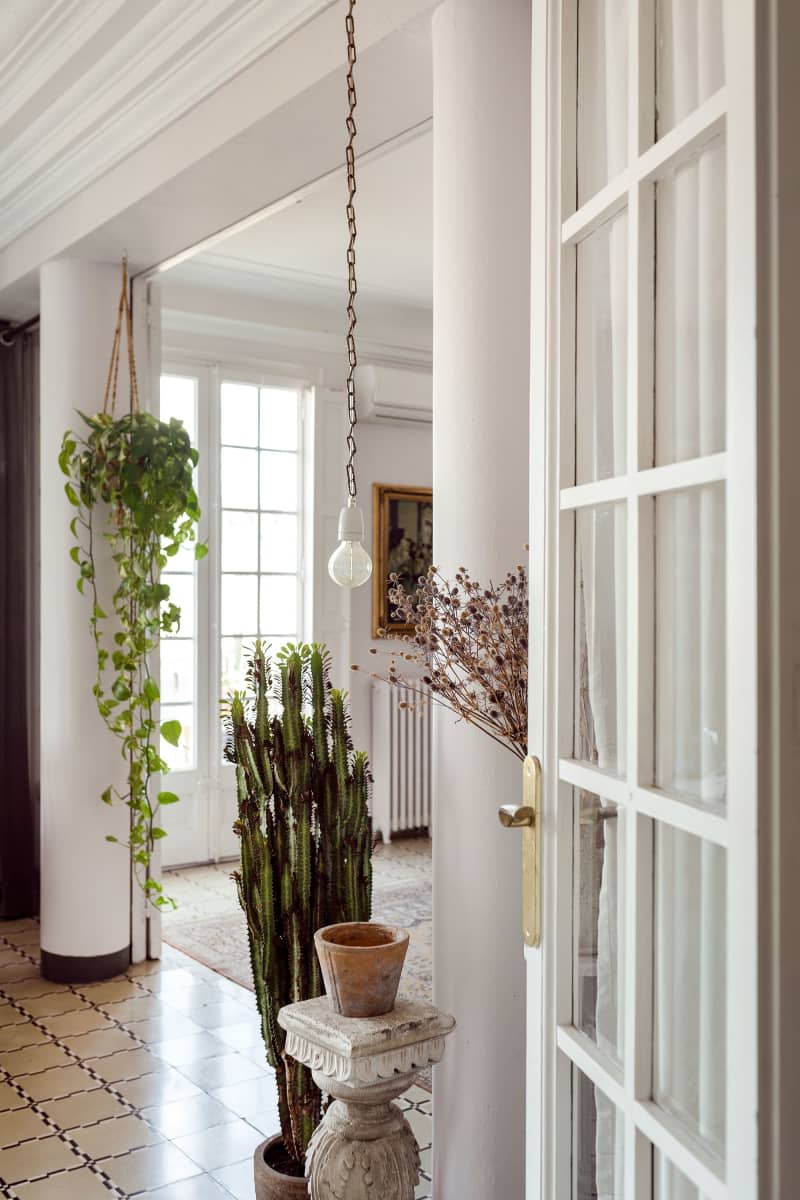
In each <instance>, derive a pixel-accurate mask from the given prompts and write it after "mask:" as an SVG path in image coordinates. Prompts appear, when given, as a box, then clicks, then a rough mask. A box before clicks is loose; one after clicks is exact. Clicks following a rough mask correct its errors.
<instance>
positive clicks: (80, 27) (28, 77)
mask: <svg viewBox="0 0 800 1200" xmlns="http://www.w3.org/2000/svg"><path fill="white" fill-rule="evenodd" d="M124 3H125V0H53V3H51V5H50V7H49V8H48V9H47V11H46V12H45V13H44V14H43V15H42V16H41V17H40V18H39V20H38V21H36V22H35V23H34V24H33V25H32V26H31V27H30V29H29V30H28V32H27V33H26V34H25V36H24V37H23V38H22V39H21V40H20V41H19V42H17V44H16V45H15V46H14V48H13V50H11V51H9V53H8V54H6V55H5V57H4V58H2V59H0V80H2V88H0V92H1V93H2V95H0V129H2V128H3V126H5V125H7V124H8V123H9V121H10V120H11V118H12V117H13V116H14V115H15V114H16V113H18V112H19V111H20V110H21V109H22V108H23V107H24V105H25V104H26V103H27V102H28V101H29V100H30V99H31V98H32V97H33V96H35V95H36V93H37V92H38V91H41V90H42V88H44V87H45V86H46V84H47V81H48V80H50V79H52V77H53V76H54V75H55V73H56V72H57V71H58V70H60V69H61V68H62V67H63V66H65V64H66V63H68V62H69V60H70V59H71V58H72V56H73V55H74V54H75V53H76V51H77V50H78V48H79V47H80V46H81V45H84V44H85V43H86V42H88V41H89V39H90V38H91V37H93V35H94V34H95V33H96V32H97V30H99V29H100V28H102V26H103V25H105V24H106V23H107V22H108V21H109V19H110V18H111V17H112V16H113V15H114V13H116V12H117V11H118V10H119V9H120V8H122V6H123V4H124Z"/></svg>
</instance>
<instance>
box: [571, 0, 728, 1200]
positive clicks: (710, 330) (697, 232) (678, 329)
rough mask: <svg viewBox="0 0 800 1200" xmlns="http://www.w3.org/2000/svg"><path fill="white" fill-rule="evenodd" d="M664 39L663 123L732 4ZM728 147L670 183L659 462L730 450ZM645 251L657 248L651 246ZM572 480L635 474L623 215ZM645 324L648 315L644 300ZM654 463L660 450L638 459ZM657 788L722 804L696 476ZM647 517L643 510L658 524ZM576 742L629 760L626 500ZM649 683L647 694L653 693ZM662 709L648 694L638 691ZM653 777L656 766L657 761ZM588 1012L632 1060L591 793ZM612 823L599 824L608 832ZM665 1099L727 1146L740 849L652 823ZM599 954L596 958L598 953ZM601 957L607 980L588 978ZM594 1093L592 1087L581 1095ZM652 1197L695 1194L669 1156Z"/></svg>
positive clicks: (582, 641)
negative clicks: (733, 857)
mask: <svg viewBox="0 0 800 1200" xmlns="http://www.w3.org/2000/svg"><path fill="white" fill-rule="evenodd" d="M656 7H657V21H656V36H657V45H656V47H654V52H655V57H656V63H657V92H658V95H657V113H658V117H657V126H658V127H657V129H656V130H655V131H654V133H655V136H657V137H658V136H662V135H663V134H664V133H666V132H667V131H668V130H669V129H671V128H673V127H674V126H675V125H676V124H677V123H679V122H680V121H681V120H683V119H684V118H685V117H686V116H688V115H689V114H690V113H691V112H692V111H693V110H694V109H695V108H697V107H698V105H700V104H702V103H703V102H704V101H705V100H706V99H708V97H709V96H710V95H712V94H713V93H714V91H716V90H717V89H718V88H719V87H720V86H722V84H723V83H724V44H723V21H722V2H721V0H703V3H702V4H698V3H697V2H696V0H659V2H658V3H657V6H656ZM627 19H628V4H627V3H626V0H580V3H579V9H578V113H577V117H578V162H577V175H578V181H577V202H578V204H579V205H580V204H583V203H585V202H586V201H587V200H588V199H590V197H591V196H592V195H593V194H595V193H596V192H597V191H598V190H599V189H600V188H602V187H603V186H604V185H605V184H606V183H607V182H608V181H609V180H611V179H613V178H614V177H615V176H616V175H618V174H619V172H620V171H621V170H623V169H624V167H625V165H626V162H627V121H626V116H627V112H628V100H629V97H628V95H627V79H628V72H627V53H628V49H627V44H626V30H627ZM724 216H725V151H724V145H723V143H722V141H718V142H717V143H714V144H711V145H709V146H706V147H704V148H703V150H702V151H701V153H699V154H698V155H697V156H695V157H694V158H693V159H691V160H690V161H688V162H686V163H684V164H682V165H681V166H680V167H679V168H678V170H676V171H675V172H674V173H673V175H672V176H671V177H670V178H668V179H666V180H662V181H660V182H659V183H658V185H657V190H656V229H657V245H656V246H655V247H654V250H655V254H656V263H657V267H656V282H657V288H656V313H655V320H656V335H655V345H656V388H655V391H656V408H655V421H654V434H655V461H656V464H658V465H661V464H666V463H671V462H677V461H682V460H685V459H688V458H693V457H696V456H699V455H705V454H712V453H715V452H717V451H719V450H722V449H724V445H725V427H724V402H725V374H724V366H725V352H724V347H725V258H724V247H725V220H724ZM643 253H647V248H645V249H644V250H643ZM576 267H577V269H576V287H577V294H576V331H575V333H576V463H575V466H576V482H577V483H587V482H591V481H593V480H597V479H603V478H608V477H612V476H614V475H620V474H624V473H625V472H626V471H627V468H628V464H627V461H626V426H627V421H626V409H627V393H628V380H627V378H626V357H627V337H628V313H627V311H626V302H627V279H628V272H630V271H631V270H633V269H635V264H631V263H629V262H628V261H627V217H626V214H625V213H624V212H622V213H619V214H618V215H617V216H616V217H614V218H613V219H612V220H611V221H609V222H608V223H607V224H606V225H604V226H602V227H601V228H600V229H597V230H596V231H595V232H594V233H592V234H591V235H590V236H589V237H587V238H586V239H585V240H584V241H583V242H582V243H581V244H580V246H579V247H578V250H577V264H576ZM638 316H639V320H640V322H644V323H645V324H646V323H648V322H649V321H651V320H652V319H653V313H652V311H644V312H640V313H639V314H638ZM639 465H640V466H642V467H644V466H648V465H650V464H648V463H642V464H639ZM654 504H655V512H654V521H653V523H652V525H653V527H654V529H655V554H654V562H655V573H656V579H655V584H656V588H655V591H656V607H655V613H654V619H655V623H656V665H655V675H656V694H655V697H654V700H655V704H654V710H655V723H656V729H655V746H656V760H655V763H654V772H653V779H652V781H653V782H654V783H655V785H656V786H657V787H662V788H664V789H665V790H667V791H670V792H673V793H678V794H681V795H684V796H688V797H690V798H691V799H692V800H695V801H697V802H699V803H703V804H710V805H716V806H722V805H724V800H725V757H726V756H725V712H724V696H725V674H724V662H725V640H724V630H725V592H724V538H725V498H724V491H723V489H722V488H719V487H718V488H714V487H708V488H700V489H692V490H691V491H687V492H680V493H677V494H675V495H669V496H664V497H660V498H658V499H657V500H656V501H655V502H654ZM644 527H646V528H649V527H650V523H649V522H645V523H643V528H644ZM575 541H576V545H575V586H576V591H575V610H576V638H575V671H576V726H575V746H574V753H575V755H576V757H577V758H581V759H585V760H588V761H590V762H592V763H594V764H595V765H597V766H599V767H601V768H604V769H606V770H609V771H612V772H614V773H615V774H618V775H623V776H624V774H625V771H626V762H625V740H626V733H625V730H626V721H627V704H628V703H633V702H635V700H636V698H635V697H630V698H628V697H626V692H625V666H626V638H627V628H626V594H625V579H626V557H625V542H626V530H625V507H624V505H606V506H600V507H598V508H597V509H594V510H592V511H591V512H586V513H581V514H579V515H578V518H577V520H576V525H575ZM645 699H647V698H645ZM641 711H642V712H646V705H642V710H641ZM643 782H645V783H646V782H648V780H647V777H645V778H644V780H643ZM577 804H578V807H579V811H580V812H581V813H583V823H582V824H580V825H579V826H578V828H579V830H580V833H579V837H578V847H577V852H576V868H577V871H578V883H579V898H580V911H579V913H578V914H577V915H576V921H577V923H578V926H579V927H578V930H577V934H576V936H577V941H578V946H577V955H576V961H577V964H578V966H577V970H576V1004H575V1009H576V1018H575V1019H576V1023H578V1025H579V1027H580V1028H581V1029H582V1031H583V1032H585V1033H587V1034H588V1035H589V1036H591V1037H592V1038H593V1040H595V1041H596V1042H597V1044H598V1046H599V1048H600V1049H601V1050H603V1051H604V1052H605V1053H607V1054H609V1055H610V1056H611V1057H613V1058H615V1059H617V1060H620V1059H621V1057H622V1048H623V1045H624V1040H623V1036H622V1031H623V1026H624V1012H623V1009H622V1003H621V998H622V994H623V987H624V984H623V979H624V962H623V959H622V949H623V946H624V937H623V920H622V914H623V913H624V909H625V904H624V896H623V894H622V886H621V884H622V879H623V878H624V871H623V847H624V829H623V822H622V819H621V814H618V813H616V811H614V810H613V806H610V805H609V804H608V803H607V802H606V801H603V800H602V798H599V797H593V796H590V795H588V794H586V793H584V794H582V795H579V796H578V797H577ZM598 825H599V828H598ZM654 888H655V896H654V900H655V905H654V909H655V929H654V953H655V962H654V964H653V969H654V987H655V997H654V1009H655V1011H654V1020H655V1039H656V1041H655V1052H654V1062H653V1072H654V1088H653V1091H654V1097H655V1099H656V1101H657V1102H658V1103H659V1104H661V1105H662V1106H663V1107H665V1108H667V1109H669V1110H670V1111H671V1112H672V1113H674V1114H675V1115H676V1116H678V1118H679V1119H680V1120H681V1121H682V1122H683V1123H684V1124H686V1126H687V1127H688V1128H689V1129H690V1130H691V1131H692V1132H694V1133H695V1134H696V1135H699V1136H700V1137H701V1138H702V1139H703V1141H704V1142H706V1144H709V1145H710V1146H712V1147H715V1148H716V1149H718V1150H719V1152H720V1153H722V1152H723V1147H724V1136H725V1132H724V1096H725V1060H724V1042H725V1012H724V991H725V987H724V985H725V960H724V942H725V927H724V912H725V906H724V899H725V860H724V854H723V852H722V851H720V850H719V849H718V848H716V847H713V846H710V845H708V844H706V843H703V842H700V841H699V840H698V839H696V838H691V837H689V836H688V835H684V834H681V833H679V832H677V831H675V830H672V829H670V828H669V827H668V826H666V825H665V824H661V823H658V824H657V825H656V833H655V878H654ZM587 961H590V962H592V964H593V965H592V967H591V968H589V970H588V975H589V976H590V978H589V980H588V984H587V978H586V976H587V968H586V965H585V964H586V962H587ZM592 971H593V978H592V977H591V975H592ZM578 1099H579V1098H578ZM580 1104H581V1105H582V1108H586V1107H587V1104H588V1107H589V1108H591V1107H592V1106H593V1107H594V1114H593V1115H594V1119H595V1121H596V1128H595V1134H594V1147H593V1149H594V1153H593V1156H592V1157H593V1162H592V1163H591V1169H590V1170H589V1171H588V1173H587V1171H586V1169H585V1166H586V1164H585V1163H584V1158H585V1156H586V1154H587V1153H588V1152H589V1151H588V1149H587V1148H585V1147H586V1146H587V1143H588V1140H589V1139H588V1130H589V1123H588V1122H587V1119H586V1113H585V1112H583V1111H581V1113H580V1114H579V1118H580V1120H581V1122H582V1128H583V1129H584V1131H585V1134H586V1136H585V1137H584V1145H583V1146H581V1147H579V1148H578V1153H579V1155H580V1163H579V1170H578V1174H577V1176H576V1179H577V1180H578V1197H577V1200H616V1198H617V1197H621V1196H622V1194H623V1179H622V1169H621V1164H622V1161H623V1154H622V1144H621V1126H622V1124H623V1123H622V1122H620V1121H615V1119H614V1112H613V1106H612V1105H611V1104H610V1102H609V1101H608V1100H607V1099H606V1098H605V1097H604V1096H603V1094H602V1093H601V1092H600V1091H599V1089H598V1090H596V1091H595V1094H594V1097H593V1098H592V1097H590V1099H589V1102H587V1103H586V1104H585V1103H584V1102H583V1101H580ZM654 1195H655V1197H656V1200H696V1196H697V1194H696V1192H694V1191H693V1190H692V1189H691V1188H690V1187H689V1185H688V1184H687V1181H686V1179H685V1178H684V1177H683V1176H682V1175H680V1174H679V1173H678V1172H677V1171H676V1170H675V1169H674V1168H673V1167H672V1166H671V1165H670V1163H669V1162H668V1160H667V1159H666V1158H665V1157H663V1156H661V1157H658V1158H657V1161H656V1162H655V1163H654Z"/></svg>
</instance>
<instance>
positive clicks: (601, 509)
mask: <svg viewBox="0 0 800 1200" xmlns="http://www.w3.org/2000/svg"><path fill="white" fill-rule="evenodd" d="M752 34H753V30H752V5H751V3H750V2H749V0H728V2H726V0H534V50H533V53H534V69H533V79H534V160H533V161H534V168H533V170H534V197H535V204H534V223H535V224H534V228H535V232H534V242H533V256H534V257H533V338H534V363H533V407H532V422H531V424H532V470H531V479H532V531H531V541H532V559H531V582H532V639H531V641H532V645H533V646H534V647H535V649H534V653H533V659H532V663H531V678H532V696H531V728H530V740H531V751H532V753H536V754H538V755H539V756H540V757H541V759H542V762H543V778H544V796H543V806H544V817H543V822H542V829H541V830H540V836H541V837H542V853H543V937H542V946H541V948H540V949H530V950H528V952H527V954H528V991H529V1025H528V1035H529V1049H528V1089H529V1104H528V1112H529V1121H528V1146H527V1149H528V1187H527V1195H528V1200H755V1197H756V1182H757V1178H756V1171H757V1167H756V1162H757V1158H756V1136H757V1134H756V1083H757V1080H756V1062H755V1058H756V1054H755V1044H756V1032H757V1030H756V961H755V926H754V920H755V918H754V912H755V909H756V871H755V867H756V840H755V813H756V785H755V770H756V736H757V729H756V708H755V680H756V676H755V661H756V621H755V615H756V614H755V587H756V585H755V581H754V571H755V567H754V563H755V539H754V509H755V483H756V481H755V466H754V461H755V460H754V453H753V446H754V440H755V439H754V426H755V373H754V369H753V345H752V342H753V328H754V317H753V314H754V307H753V305H754V301H753V292H754V272H753V262H754V238H755V228H754V219H753V213H754V207H753V196H754V189H755V181H754V170H753V162H754V156H753V146H752V137H753V123H754V122H753V114H754V103H755V98H754V89H753V75H752V71H753V67H752V58H753V54H752V44H753V43H752ZM748 49H749V53H748Z"/></svg>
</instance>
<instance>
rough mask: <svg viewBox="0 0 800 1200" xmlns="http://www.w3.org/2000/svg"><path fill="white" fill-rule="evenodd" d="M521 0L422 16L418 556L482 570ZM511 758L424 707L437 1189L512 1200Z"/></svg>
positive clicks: (512, 400)
mask: <svg viewBox="0 0 800 1200" xmlns="http://www.w3.org/2000/svg"><path fill="white" fill-rule="evenodd" d="M530 19H531V18H530V0H446V2H445V3H444V4H442V6H441V8H439V9H438V10H437V12H436V14H435V15H434V18H433V75H434V103H433V110H434V168H433V180H434V322H433V325H434V329H433V412H434V418H433V486H434V502H435V514H434V516H435V519H434V559H435V561H436V563H437V565H439V567H440V568H441V569H442V570H443V571H444V573H445V574H446V575H447V574H451V573H453V572H454V571H455V570H457V568H458V567H459V566H460V565H462V564H463V565H464V566H465V567H467V568H468V569H469V570H470V572H471V573H473V574H474V575H475V576H477V577H478V578H479V579H483V580H488V579H489V578H491V579H492V580H494V581H497V580H499V579H501V578H502V577H503V575H504V574H505V572H506V571H507V570H510V569H513V568H514V567H515V566H516V564H517V563H521V562H525V561H526V554H525V551H524V544H525V542H526V541H527V528H528V394H529V392H528V388H529V346H530V335H529V290H530V288H529V283H530V258H529V248H530V224H531V213H530V51H531V38H530ZM521 786H522V770H521V764H520V763H519V762H518V760H516V759H515V758H513V757H512V755H511V754H510V752H505V751H503V750H502V749H500V748H499V747H497V746H496V745H495V744H494V743H493V742H492V741H490V739H489V738H487V737H485V736H483V735H481V734H480V733H479V732H478V731H476V730H474V729H471V728H468V727H467V726H465V725H463V724H462V725H458V726H456V725H455V724H454V722H453V719H452V718H451V717H450V716H449V715H448V714H447V713H445V712H442V711H439V712H438V714H437V722H436V751H435V795H434V803H435V809H434V833H433V857H434V870H433V880H434V885H433V887H434V903H433V921H434V936H433V945H434V987H435V998H436V1004H437V1005H438V1006H439V1007H441V1008H443V1009H444V1010H445V1011H447V1012H452V1013H453V1014H454V1015H455V1017H456V1021H457V1022H458V1024H457V1028H456V1031H455V1033H454V1034H453V1038H452V1046H451V1047H450V1053H449V1055H448V1056H447V1057H446V1058H445V1060H444V1061H443V1062H442V1064H441V1065H440V1066H438V1067H437V1068H436V1072H435V1074H436V1080H435V1085H434V1092H435V1094H434V1152H433V1153H434V1185H433V1191H434V1195H435V1196H436V1200H488V1198H489V1197H502V1198H503V1200H522V1198H523V1196H524V1192H525V1184H524V1159H525V1089H524V1064H525V974H524V960H523V942H522V932H521V920H522V917H521V904H520V891H521V882H520V871H521V864H520V856H521V846H520V839H519V837H517V836H515V835H514V834H513V833H511V832H510V831H509V830H504V829H502V828H501V827H500V825H499V823H498V819H497V809H498V806H499V805H501V804H504V803H515V802H521V799H520V797H521Z"/></svg>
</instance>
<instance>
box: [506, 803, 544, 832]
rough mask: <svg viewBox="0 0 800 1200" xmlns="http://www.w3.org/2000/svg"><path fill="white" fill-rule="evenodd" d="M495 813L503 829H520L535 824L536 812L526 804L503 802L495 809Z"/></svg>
mask: <svg viewBox="0 0 800 1200" xmlns="http://www.w3.org/2000/svg"><path fill="white" fill-rule="evenodd" d="M497 815H498V817H499V818H500V824H501V825H502V826H503V827H504V828H505V829H521V828H525V827H526V826H528V825H535V824H536V813H535V812H534V810H533V809H532V808H529V807H528V805H527V804H504V805H503V807H502V808H500V809H498V810H497Z"/></svg>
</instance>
